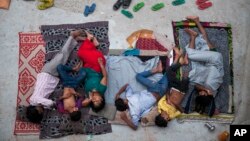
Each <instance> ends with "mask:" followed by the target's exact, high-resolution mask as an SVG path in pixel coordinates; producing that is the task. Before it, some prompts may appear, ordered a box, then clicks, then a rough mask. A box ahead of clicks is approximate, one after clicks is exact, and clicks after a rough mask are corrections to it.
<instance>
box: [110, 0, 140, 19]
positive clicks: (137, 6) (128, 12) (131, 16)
mask: <svg viewBox="0 0 250 141" xmlns="http://www.w3.org/2000/svg"><path fill="white" fill-rule="evenodd" d="M118 1H119V0H118ZM118 1H117V2H118ZM144 5H145V4H144V2H139V3H137V4H136V5H135V6H134V7H133V11H134V12H137V11H139V10H140V9H141V8H142V7H143V6H144ZM114 6H115V5H114ZM114 10H115V9H114ZM121 13H122V14H123V15H125V16H126V17H127V18H130V19H132V18H133V17H134V16H133V14H132V13H131V12H130V11H128V10H125V9H123V10H122V11H121Z"/></svg>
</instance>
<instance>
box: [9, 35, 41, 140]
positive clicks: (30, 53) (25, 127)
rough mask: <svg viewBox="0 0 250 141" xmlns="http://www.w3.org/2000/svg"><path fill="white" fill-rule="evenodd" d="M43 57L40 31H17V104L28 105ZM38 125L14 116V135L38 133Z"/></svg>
mask: <svg viewBox="0 0 250 141" xmlns="http://www.w3.org/2000/svg"><path fill="white" fill-rule="evenodd" d="M44 59H45V47H44V41H43V38H42V35H41V34H40V33H19V65H18V76H19V78H18V94H17V106H19V105H29V102H28V99H29V98H30V96H31V94H32V93H33V90H34V86H35V82H36V76H37V74H38V73H39V72H40V71H41V69H42V67H43V64H44ZM38 133H39V125H38V124H32V123H30V122H24V121H21V120H20V119H18V117H17V118H16V121H15V129H14V134H15V135H21V134H23V135H28V134H38Z"/></svg>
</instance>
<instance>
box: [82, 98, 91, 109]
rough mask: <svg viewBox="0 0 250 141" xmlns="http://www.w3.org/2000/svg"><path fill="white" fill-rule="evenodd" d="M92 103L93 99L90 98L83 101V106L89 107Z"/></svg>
mask: <svg viewBox="0 0 250 141" xmlns="http://www.w3.org/2000/svg"><path fill="white" fill-rule="evenodd" d="M90 102H91V99H90V98H85V99H84V100H83V101H82V106H83V107H87V106H88V105H89V103H90Z"/></svg>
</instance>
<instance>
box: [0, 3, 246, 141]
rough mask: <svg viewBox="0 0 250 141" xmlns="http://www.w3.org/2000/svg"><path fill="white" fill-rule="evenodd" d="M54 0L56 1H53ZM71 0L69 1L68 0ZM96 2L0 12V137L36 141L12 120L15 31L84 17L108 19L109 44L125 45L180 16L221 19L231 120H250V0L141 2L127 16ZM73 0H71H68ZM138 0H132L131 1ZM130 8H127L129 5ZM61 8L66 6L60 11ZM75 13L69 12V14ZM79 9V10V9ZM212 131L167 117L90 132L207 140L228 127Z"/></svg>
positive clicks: (151, 140) (167, 27)
mask: <svg viewBox="0 0 250 141" xmlns="http://www.w3.org/2000/svg"><path fill="white" fill-rule="evenodd" d="M56 1H57V2H59V1H60V0H56ZM64 1H65V0H64ZM71 1H73V0H71ZM76 1H77V0H76ZM92 1H93V2H96V3H97V9H96V11H95V12H94V13H93V14H92V15H90V16H89V17H87V18H86V17H84V16H83V14H82V13H77V12H75V11H77V10H73V9H70V8H65V7H64V8H63V7H60V6H57V7H53V8H50V9H48V10H45V11H39V10H37V9H36V7H35V4H36V3H37V2H29V1H23V0H12V1H11V5H10V9H9V10H0V43H1V44H0V49H1V50H0V72H1V73H0V95H1V98H0V140H1V141H7V140H10V141H15V140H25V141H29V140H30V141H34V140H39V138H38V136H14V135H13V129H14V120H15V114H16V112H15V108H16V94H17V80H18V69H17V68H18V51H19V49H18V32H30V31H35V32H38V31H39V26H40V25H44V24H63V23H82V22H89V21H101V20H108V21H109V23H110V32H109V36H110V42H111V45H110V48H112V49H118V48H123V49H124V48H126V47H127V43H126V41H125V39H126V37H127V36H128V35H130V33H132V32H133V31H135V30H138V29H141V28H147V29H151V30H154V31H157V32H160V33H164V34H167V35H168V36H169V38H170V39H173V35H172V26H171V21H172V20H182V19H184V17H186V16H188V15H198V16H200V17H201V20H202V21H217V22H226V23H230V24H231V25H232V29H233V48H234V54H233V55H234V57H233V58H234V76H235V78H234V84H235V85H234V90H235V91H234V94H235V101H234V102H235V105H236V107H235V108H236V119H235V122H234V123H235V124H250V110H249V109H247V107H248V106H249V105H250V96H249V95H248V90H249V88H250V83H249V81H248V80H249V79H250V73H249V69H250V68H249V65H248V64H249V62H250V57H249V56H250V46H249V44H250V41H249V40H248V39H249V35H250V34H249V33H250V31H249V25H250V16H249V13H250V11H249V9H250V1H249V0H237V1H235V0H223V1H221V0H211V1H212V2H213V4H214V5H213V7H211V8H210V9H207V10H205V11H200V10H198V9H197V7H196V5H195V0H187V1H186V4H184V5H182V6H177V7H174V6H172V5H171V0H145V4H146V5H145V7H144V8H143V9H141V10H140V11H139V12H138V13H135V14H134V16H135V18H134V19H127V18H126V17H124V16H123V15H121V14H120V12H114V11H113V10H112V5H113V3H114V2H115V0H103V1H98V0H92ZM163 1H164V2H165V3H166V7H165V8H164V9H162V10H160V11H158V12H153V11H151V10H150V7H151V5H153V4H155V3H156V2H163ZM73 2H75V1H73ZM136 2H137V1H136V0H134V1H133V2H132V5H134V4H135V3H136ZM79 5H83V6H84V3H79ZM131 8H132V7H130V9H131ZM65 9H66V10H65ZM72 11H74V12H72ZM78 11H79V9H78ZM214 125H215V126H216V130H215V131H214V132H209V131H208V130H207V128H205V127H204V123H200V122H186V123H182V124H179V123H177V122H176V121H172V122H171V123H170V124H169V126H168V127H167V128H165V129H161V128H157V127H146V128H141V127H140V128H139V130H138V131H132V130H131V129H129V128H128V127H126V126H118V125H113V126H112V128H113V132H112V133H110V134H105V135H98V136H93V139H92V140H113V139H115V140H131V141H137V140H143V141H156V140H157V141H160V140H164V141H165V140H169V141H181V140H187V141H190V140H192V141H201V140H202V141H212V140H216V136H217V134H218V133H219V132H221V131H224V130H229V125H222V124H214ZM88 138H89V136H85V135H72V136H67V137H64V138H60V139H54V140H73V141H78V140H87V139H88Z"/></svg>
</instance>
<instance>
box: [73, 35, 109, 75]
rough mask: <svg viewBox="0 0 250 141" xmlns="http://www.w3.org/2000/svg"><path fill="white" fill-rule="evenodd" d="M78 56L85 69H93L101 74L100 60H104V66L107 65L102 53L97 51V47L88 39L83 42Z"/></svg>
mask: <svg viewBox="0 0 250 141" xmlns="http://www.w3.org/2000/svg"><path fill="white" fill-rule="evenodd" d="M77 55H78V56H79V58H80V59H81V60H82V61H83V67H85V68H91V69H93V70H95V71H96V72H101V67H100V65H99V63H98V58H102V60H103V63H104V66H105V65H106V60H105V58H104V56H103V54H102V52H101V51H99V50H97V49H96V47H95V45H94V44H93V43H92V42H91V41H90V40H88V39H86V40H84V41H83V43H82V44H81V46H80V48H79V50H78V53H77Z"/></svg>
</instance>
